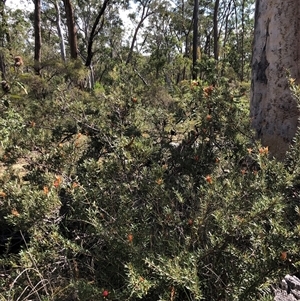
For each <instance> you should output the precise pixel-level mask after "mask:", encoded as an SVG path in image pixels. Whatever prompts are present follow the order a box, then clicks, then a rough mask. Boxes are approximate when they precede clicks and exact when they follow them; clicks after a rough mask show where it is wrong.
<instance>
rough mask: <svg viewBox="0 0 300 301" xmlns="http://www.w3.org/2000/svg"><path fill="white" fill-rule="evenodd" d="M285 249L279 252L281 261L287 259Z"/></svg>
mask: <svg viewBox="0 0 300 301" xmlns="http://www.w3.org/2000/svg"><path fill="white" fill-rule="evenodd" d="M287 255H288V254H287V251H283V252H281V254H280V259H281V260H282V261H286V260H287Z"/></svg>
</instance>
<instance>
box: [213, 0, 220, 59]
mask: <svg viewBox="0 0 300 301" xmlns="http://www.w3.org/2000/svg"><path fill="white" fill-rule="evenodd" d="M219 5H220V0H216V1H215V7H214V16H213V19H214V59H215V60H218V59H219V28H218V13H219Z"/></svg>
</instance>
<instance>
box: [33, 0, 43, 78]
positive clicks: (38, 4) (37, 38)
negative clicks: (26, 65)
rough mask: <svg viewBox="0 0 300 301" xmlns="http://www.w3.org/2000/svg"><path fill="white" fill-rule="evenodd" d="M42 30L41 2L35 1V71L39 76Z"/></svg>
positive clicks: (39, 0)
mask: <svg viewBox="0 0 300 301" xmlns="http://www.w3.org/2000/svg"><path fill="white" fill-rule="evenodd" d="M41 57H42V30H41V0H34V70H35V73H36V74H37V75H40V71H41Z"/></svg>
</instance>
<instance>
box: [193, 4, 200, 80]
mask: <svg viewBox="0 0 300 301" xmlns="http://www.w3.org/2000/svg"><path fill="white" fill-rule="evenodd" d="M198 23H199V0H194V12H193V72H192V77H193V79H197V76H198V72H197V69H196V63H197V59H198V41H199V37H198V35H199V31H198V25H199V24H198Z"/></svg>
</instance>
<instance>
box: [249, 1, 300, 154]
mask: <svg viewBox="0 0 300 301" xmlns="http://www.w3.org/2000/svg"><path fill="white" fill-rule="evenodd" d="M299 15H300V6H299V0H284V1H282V0H257V1H256V10H255V30H254V44H253V57H252V88H251V108H250V109H251V120H252V126H253V127H254V128H255V130H256V133H257V137H258V138H260V139H261V141H262V144H263V145H264V146H268V147H269V151H270V154H271V155H273V156H275V157H276V158H278V159H283V158H284V156H285V153H286V151H287V150H288V148H289V145H290V143H291V142H292V139H293V137H294V135H295V132H296V129H297V124H298V122H297V120H298V116H299V112H298V109H297V103H296V100H295V98H294V97H293V95H292V94H291V92H290V89H289V85H288V79H287V72H288V73H289V74H290V75H291V77H292V78H295V79H296V81H297V82H298V83H299V80H300V78H299V75H300V65H299V63H300V45H299V41H300V27H299V25H300V24H299Z"/></svg>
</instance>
